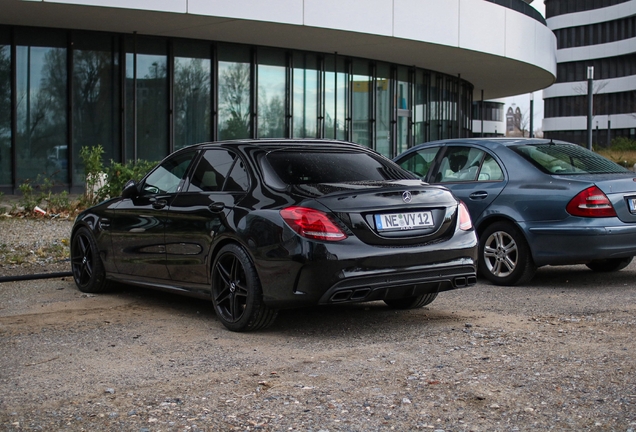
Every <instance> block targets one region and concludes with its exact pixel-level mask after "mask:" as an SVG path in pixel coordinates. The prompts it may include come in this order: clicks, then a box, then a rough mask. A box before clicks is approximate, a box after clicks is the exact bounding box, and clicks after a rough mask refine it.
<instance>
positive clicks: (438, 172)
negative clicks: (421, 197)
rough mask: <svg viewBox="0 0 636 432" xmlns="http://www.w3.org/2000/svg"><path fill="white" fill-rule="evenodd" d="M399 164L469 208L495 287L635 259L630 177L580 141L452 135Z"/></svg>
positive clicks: (606, 268) (635, 198)
mask: <svg viewBox="0 0 636 432" xmlns="http://www.w3.org/2000/svg"><path fill="white" fill-rule="evenodd" d="M395 160H396V162H397V163H398V164H400V165H401V166H402V167H403V168H405V169H407V170H409V171H411V172H413V173H415V174H416V175H417V176H418V177H419V178H421V179H422V180H424V181H427V182H430V183H433V184H439V185H443V186H446V187H448V188H449V189H451V190H452V191H453V193H454V194H455V196H457V197H458V198H459V199H461V200H463V201H464V202H465V203H466V205H467V206H468V209H469V211H470V215H471V218H472V220H473V222H474V224H475V226H476V229H477V232H478V235H479V240H480V253H479V271H480V273H481V274H482V275H483V276H484V277H486V278H487V279H488V280H490V281H491V282H493V283H495V284H498V285H518V284H523V283H525V282H528V281H529V280H530V279H531V278H532V277H533V276H534V274H535V271H536V269H537V268H538V267H540V266H545V265H566V264H585V265H587V267H589V268H590V269H591V270H593V271H600V272H611V271H617V270H621V269H623V268H625V267H626V266H627V265H628V264H629V263H630V262H631V261H632V257H634V256H635V255H636V174H634V173H633V172H632V171H629V170H627V169H625V168H623V167H621V166H620V165H617V164H616V163H614V162H612V161H610V160H608V159H605V158H604V157H602V156H600V155H598V154H596V153H594V152H591V151H589V150H587V149H585V148H583V147H581V146H578V145H576V144H572V143H568V142H563V141H551V140H545V139H528V138H526V139H523V138H500V139H492V138H476V139H453V140H444V141H434V142H428V143H425V144H421V145H418V146H415V147H413V148H412V149H410V150H408V151H406V152H404V153H403V154H402V155H400V156H398V157H397V158H396V159H395Z"/></svg>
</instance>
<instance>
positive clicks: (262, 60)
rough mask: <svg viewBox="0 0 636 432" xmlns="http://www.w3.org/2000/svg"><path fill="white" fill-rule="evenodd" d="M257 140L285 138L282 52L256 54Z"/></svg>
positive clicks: (283, 55) (283, 61)
mask: <svg viewBox="0 0 636 432" xmlns="http://www.w3.org/2000/svg"><path fill="white" fill-rule="evenodd" d="M257 70H258V138H284V137H285V84H286V68H285V54H284V53H283V52H277V51H271V50H261V51H259V53H258V69H257Z"/></svg>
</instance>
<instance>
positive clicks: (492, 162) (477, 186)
mask: <svg viewBox="0 0 636 432" xmlns="http://www.w3.org/2000/svg"><path fill="white" fill-rule="evenodd" d="M428 178H429V181H430V183H434V184H442V185H444V186H446V187H447V188H449V189H450V190H451V191H452V192H453V193H454V194H455V196H456V197H457V198H459V199H460V200H462V201H463V202H464V203H465V204H466V206H467V207H468V211H469V212H470V216H471V218H472V220H473V221H474V222H477V221H478V220H479V218H480V217H481V215H482V213H483V212H484V210H485V209H486V208H487V207H488V206H489V205H490V204H491V203H492V202H493V201H494V199H495V198H497V196H499V194H500V193H501V191H502V190H503V189H504V187H505V186H506V183H507V178H506V176H505V171H504V170H503V168H502V165H501V164H500V163H499V162H498V160H497V159H496V158H495V157H494V156H493V155H492V154H491V153H489V152H487V151H486V150H484V149H481V148H478V147H475V146H468V145H465V146H462V145H451V146H446V147H445V148H444V152H443V153H440V155H439V157H438V161H437V163H436V164H434V166H433V167H432V169H431V171H430V172H429V177H428Z"/></svg>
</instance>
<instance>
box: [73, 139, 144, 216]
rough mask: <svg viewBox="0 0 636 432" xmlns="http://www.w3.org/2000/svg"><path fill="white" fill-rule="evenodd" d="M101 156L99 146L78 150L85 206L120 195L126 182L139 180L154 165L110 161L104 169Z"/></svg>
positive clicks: (142, 161)
mask: <svg viewBox="0 0 636 432" xmlns="http://www.w3.org/2000/svg"><path fill="white" fill-rule="evenodd" d="M103 154H104V149H103V148H102V146H101V145H97V146H94V147H82V149H81V150H80V157H81V158H82V161H83V162H84V174H85V176H86V191H85V193H84V197H83V201H84V202H83V204H84V205H86V206H90V205H94V204H97V203H98V202H99V201H103V200H105V199H108V198H114V197H116V196H119V195H121V191H122V190H123V188H124V185H125V184H126V183H127V182H128V180H135V181H139V180H141V178H142V177H143V176H144V175H145V174H146V173H147V172H148V171H150V169H152V168H153V167H154V166H155V164H156V162H149V161H144V160H138V161H136V162H127V163H125V164H122V163H120V162H114V161H113V160H111V161H110V166H108V167H104V164H103V163H102V156H103Z"/></svg>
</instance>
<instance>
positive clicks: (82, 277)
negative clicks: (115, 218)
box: [71, 227, 110, 293]
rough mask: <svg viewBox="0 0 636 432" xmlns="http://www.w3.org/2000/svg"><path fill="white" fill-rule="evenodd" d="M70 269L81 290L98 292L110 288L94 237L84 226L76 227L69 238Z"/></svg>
mask: <svg viewBox="0 0 636 432" xmlns="http://www.w3.org/2000/svg"><path fill="white" fill-rule="evenodd" d="M71 271H72V273H73V279H74V280H75V284H76V285H77V287H78V288H79V290H80V291H82V292H85V293H99V292H104V291H106V290H108V289H109V288H110V284H109V282H108V281H107V280H106V271H105V269H104V263H103V262H102V259H101V257H100V256H99V249H98V248H97V243H96V242H95V237H93V233H92V232H91V231H90V230H89V229H88V228H86V227H82V228H80V229H78V230H77V231H76V232H75V234H74V235H73V238H72V240H71Z"/></svg>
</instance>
